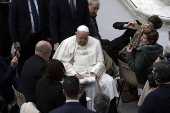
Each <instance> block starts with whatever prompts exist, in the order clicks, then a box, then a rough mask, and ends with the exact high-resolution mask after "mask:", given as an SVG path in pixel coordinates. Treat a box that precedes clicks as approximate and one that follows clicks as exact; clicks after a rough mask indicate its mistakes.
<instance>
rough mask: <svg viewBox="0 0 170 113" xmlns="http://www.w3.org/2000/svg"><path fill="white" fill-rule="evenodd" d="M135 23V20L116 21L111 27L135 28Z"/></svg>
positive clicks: (120, 28)
mask: <svg viewBox="0 0 170 113" xmlns="http://www.w3.org/2000/svg"><path fill="white" fill-rule="evenodd" d="M136 24H137V22H116V23H114V24H113V27H114V28H115V29H119V30H122V29H136V28H135V25H136Z"/></svg>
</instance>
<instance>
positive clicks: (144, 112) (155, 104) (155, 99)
mask: <svg viewBox="0 0 170 113" xmlns="http://www.w3.org/2000/svg"><path fill="white" fill-rule="evenodd" d="M158 59H159V58H158ZM158 59H157V60H158ZM159 60H160V59H159ZM152 76H153V79H154V81H155V83H156V84H157V85H158V88H157V89H155V90H154V91H152V92H150V93H149V94H148V95H147V96H146V98H145V100H144V102H143V104H142V106H141V107H140V109H139V111H138V113H170V109H169V108H170V95H169V94H170V62H169V61H166V60H161V61H158V62H156V63H154V65H153V70H152Z"/></svg>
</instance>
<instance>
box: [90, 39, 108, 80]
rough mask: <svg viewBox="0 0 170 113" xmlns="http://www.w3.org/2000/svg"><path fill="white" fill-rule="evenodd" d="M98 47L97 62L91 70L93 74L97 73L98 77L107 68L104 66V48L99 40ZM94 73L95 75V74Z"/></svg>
mask: <svg viewBox="0 0 170 113" xmlns="http://www.w3.org/2000/svg"><path fill="white" fill-rule="evenodd" d="M97 46H98V47H97V49H98V53H97V63H96V65H95V66H94V67H93V69H92V71H91V75H93V74H95V75H96V76H97V77H99V76H100V75H101V74H102V73H103V72H104V71H106V70H105V66H104V58H103V53H102V48H101V44H100V42H99V41H98V44H97ZM95 75H93V76H95Z"/></svg>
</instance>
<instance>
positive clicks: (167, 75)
mask: <svg viewBox="0 0 170 113" xmlns="http://www.w3.org/2000/svg"><path fill="white" fill-rule="evenodd" d="M153 68H154V72H156V73H158V76H159V77H160V78H161V82H169V81H170V62H169V61H166V60H161V61H159V62H156V63H154V64H153Z"/></svg>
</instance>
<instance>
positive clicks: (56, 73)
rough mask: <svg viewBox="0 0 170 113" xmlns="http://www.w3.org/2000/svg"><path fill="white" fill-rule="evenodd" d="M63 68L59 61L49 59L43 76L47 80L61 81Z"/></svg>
mask: <svg viewBox="0 0 170 113" xmlns="http://www.w3.org/2000/svg"><path fill="white" fill-rule="evenodd" d="M64 73H65V68H64V65H63V63H62V62H61V61H59V60H57V59H51V60H49V61H48V62H47V64H46V69H45V76H44V78H45V79H46V80H48V81H55V80H57V81H61V80H62V78H63V77H64Z"/></svg>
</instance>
